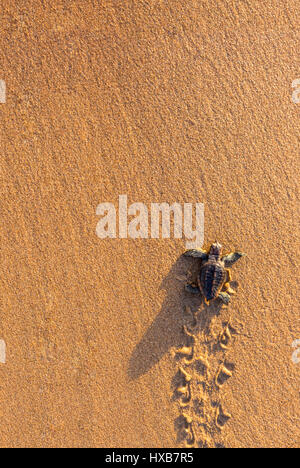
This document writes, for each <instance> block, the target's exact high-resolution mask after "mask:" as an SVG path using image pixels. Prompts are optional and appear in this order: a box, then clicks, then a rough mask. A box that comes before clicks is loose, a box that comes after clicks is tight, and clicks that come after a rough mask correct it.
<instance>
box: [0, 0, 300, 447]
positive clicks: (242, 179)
mask: <svg viewBox="0 0 300 468" xmlns="http://www.w3.org/2000/svg"><path fill="white" fill-rule="evenodd" d="M17 3H18V4H19V2H15V1H14V0H7V1H6V2H5V3H4V5H2V8H1V14H0V15H1V32H0V79H3V80H5V83H6V87H7V99H6V103H5V104H0V114H1V126H0V150H1V163H0V177H1V180H0V187H1V197H0V203H1V226H0V235H1V237H0V241H1V244H0V245H1V249H0V252H1V256H0V298H1V302H0V304H1V308H0V338H1V339H3V340H5V343H6V364H0V402H1V405H0V414H1V424H0V444H1V446H2V447H77V446H79V447H178V446H185V445H192V446H195V447H198V446H199V447H202V446H208V447H215V446H218V447H223V446H225V447H296V446H300V405H299V385H300V364H295V363H294V362H293V361H292V353H293V351H294V349H293V348H292V343H293V342H294V341H295V340H296V339H300V319H299V254H300V248H299V245H300V243H299V175H300V174H299V172H300V171H299V166H300V165H299V137H300V134H299V128H300V127H299V123H300V107H299V106H300V104H299V105H297V104H295V103H293V102H292V100H291V96H292V91H293V90H292V87H291V84H292V82H293V80H295V79H297V78H300V70H299V50H300V36H299V31H298V29H299V26H298V24H299V14H300V5H299V2H297V1H296V0H293V1H292V0H286V1H284V2H274V1H273V0H264V1H262V0H251V1H238V0H230V1H229V0H228V1H223V0H216V1H208V0H206V1H205V0H203V1H196V0H186V1H185V2H180V1H177V0H169V1H164V0H151V1H150V0H148V1H146V0H128V1H123V0H122V1H121V0H115V1H112V0H105V1H101V2H100V1H95V0H76V1H75V0H72V1H67V0H49V1H47V2H45V1H42V0H36V1H30V0H27V1H24V2H21V4H20V5H19V6H17ZM119 194H127V195H128V200H129V202H130V203H132V202H143V203H145V204H146V205H149V204H150V203H152V202H167V203H173V202H175V201H176V202H178V203H184V202H190V203H195V202H203V203H204V205H205V246H207V245H208V244H209V243H210V242H211V241H214V240H215V239H216V238H218V240H219V241H220V242H222V243H223V244H224V246H225V248H226V250H231V249H233V250H234V249H239V250H242V251H244V252H246V253H247V257H245V258H243V259H242V260H240V261H239V262H238V263H237V264H236V265H235V266H234V267H233V269H232V271H233V280H234V281H236V282H237V283H238V284H237V283H236V284H235V285H234V288H235V289H237V291H238V293H237V295H236V296H235V297H234V298H233V299H232V303H231V304H230V306H229V307H228V308H227V309H222V310H219V309H218V307H217V306H216V305H214V306H212V307H211V308H207V307H206V308H204V307H203V306H200V307H198V306H199V300H198V299H197V298H189V297H188V296H187V295H186V293H185V292H184V291H183V288H184V281H182V280H178V279H177V278H178V277H180V278H182V277H183V278H184V276H185V275H186V274H187V271H188V269H189V267H190V263H189V261H188V260H187V259H182V258H180V255H181V253H182V252H183V250H184V248H185V245H184V242H183V241H182V240H174V239H165V240H162V239H158V240H153V239H148V240H145V239H139V240H133V239H122V240H120V239H106V240H101V239H99V238H98V237H97V236H96V234H95V228H96V224H97V222H98V220H99V217H97V216H96V207H97V205H98V203H101V202H104V201H108V202H112V203H115V204H116V203H117V200H118V195H119ZM233 284H234V283H233ZM197 301H198V302H197ZM183 324H185V329H184V330H185V331H183V328H182V326H183ZM178 350H179V352H178ZM180 350H181V351H180ZM178 389H179V391H178Z"/></svg>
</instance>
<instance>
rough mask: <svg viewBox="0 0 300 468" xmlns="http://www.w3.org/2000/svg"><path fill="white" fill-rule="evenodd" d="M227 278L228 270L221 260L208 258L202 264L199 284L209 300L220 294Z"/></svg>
mask: <svg viewBox="0 0 300 468" xmlns="http://www.w3.org/2000/svg"><path fill="white" fill-rule="evenodd" d="M225 278H226V271H225V268H224V266H223V264H222V263H221V262H220V261H215V260H208V261H207V262H205V263H204V264H203V265H202V266H201V268H200V273H199V276H198V285H199V288H200V291H201V292H202V294H203V296H204V297H205V298H206V300H207V301H211V300H213V299H215V298H216V297H217V296H218V295H219V293H220V290H221V289H222V286H223V284H224V281H225Z"/></svg>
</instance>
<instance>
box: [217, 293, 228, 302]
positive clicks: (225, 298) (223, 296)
mask: <svg viewBox="0 0 300 468" xmlns="http://www.w3.org/2000/svg"><path fill="white" fill-rule="evenodd" d="M218 298H219V299H221V301H222V302H224V304H226V305H228V304H229V302H230V296H229V294H227V293H226V292H220V294H219V295H218Z"/></svg>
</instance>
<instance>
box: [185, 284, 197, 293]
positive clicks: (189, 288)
mask: <svg viewBox="0 0 300 468" xmlns="http://www.w3.org/2000/svg"><path fill="white" fill-rule="evenodd" d="M185 290H186V292H189V293H191V294H200V289H199V288H198V286H193V285H192V284H187V285H186V286H185Z"/></svg>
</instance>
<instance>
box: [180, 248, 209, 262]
mask: <svg viewBox="0 0 300 468" xmlns="http://www.w3.org/2000/svg"><path fill="white" fill-rule="evenodd" d="M183 255H184V256H185V257H193V258H200V259H201V260H207V259H208V254H207V253H206V252H205V251H204V250H202V249H190V250H187V251H186V252H184V254H183Z"/></svg>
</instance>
